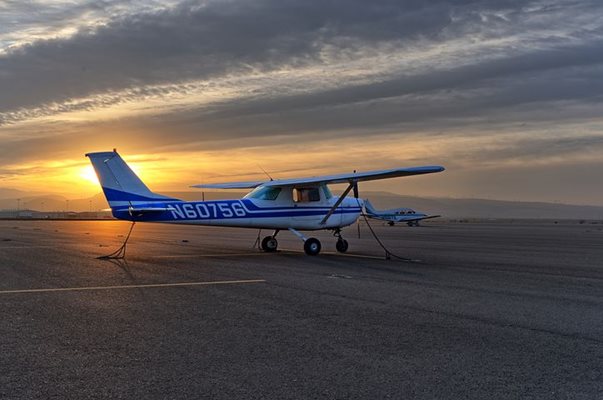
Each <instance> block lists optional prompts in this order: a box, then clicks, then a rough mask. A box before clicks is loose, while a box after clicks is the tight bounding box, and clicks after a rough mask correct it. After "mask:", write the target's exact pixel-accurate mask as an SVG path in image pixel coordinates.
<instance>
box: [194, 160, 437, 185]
mask: <svg viewBox="0 0 603 400" xmlns="http://www.w3.org/2000/svg"><path fill="white" fill-rule="evenodd" d="M442 171H444V167H441V166H439V165H429V166H423V167H410V168H394V169H382V170H377V171H367V172H353V173H347V174H338V175H323V176H314V177H309V178H296V179H275V180H272V181H255V182H233V183H214V184H203V185H193V186H191V187H195V188H212V189H252V188H255V187H257V186H260V185H262V186H295V185H307V184H316V183H325V184H328V183H351V182H362V181H374V180H379V179H389V178H397V177H401V176H411V175H422V174H431V173H434V172H442Z"/></svg>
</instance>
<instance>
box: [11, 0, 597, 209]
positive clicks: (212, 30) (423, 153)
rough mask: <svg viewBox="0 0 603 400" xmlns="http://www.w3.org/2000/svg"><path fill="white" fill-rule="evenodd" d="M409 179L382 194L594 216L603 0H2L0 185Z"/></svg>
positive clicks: (68, 189) (88, 191)
mask: <svg viewBox="0 0 603 400" xmlns="http://www.w3.org/2000/svg"><path fill="white" fill-rule="evenodd" d="M114 147H116V148H117V149H118V151H119V152H120V153H121V154H122V156H123V157H124V158H125V159H126V160H127V161H129V162H131V163H132V164H133V166H134V168H135V169H136V170H137V171H138V172H139V173H140V174H141V176H142V178H143V180H145V181H146V183H147V184H148V185H149V186H150V187H151V188H152V189H153V190H156V191H183V190H189V188H188V186H189V185H192V184H196V183H211V182H221V181H231V180H248V179H259V178H262V177H263V176H264V174H263V173H262V171H261V169H260V167H259V166H261V167H263V168H264V169H266V170H267V171H269V172H270V173H271V174H272V175H274V176H275V177H277V178H286V177H296V176H308V175H315V174H322V173H337V172H346V171H351V170H353V169H357V170H368V169H379V168H391V167H402V166H415V165H425V164H428V165H432V164H439V165H444V166H445V167H446V168H447V171H446V172H444V173H441V174H437V175H433V176H421V177H413V178H403V179H397V180H391V181H383V182H378V183H371V184H366V185H364V186H361V189H362V188H363V187H364V188H366V189H370V190H387V191H391V192H396V193H404V194H412V195H425V196H444V197H477V198H490V199H507V200H530V201H532V200H536V201H551V202H566V203H576V204H594V205H603V179H602V177H601V175H602V173H603V2H601V1H600V0H582V1H569V0H567V1H566V0H550V1H529V0H523V1H521V0H517V1H515V0H496V1H452V0H448V1H444V0H442V1H438V0H433V1H424V0H414V1H401V0H395V1H394V0H392V1H366V0H361V1H356V0H349V1H307V0H300V1H289V0H255V1H244V0H219V1H211V0H210V1H165V0H163V1H141V0H140V1H139V0H132V1H112V0H105V1H98V0H95V1H77V0H72V1H61V0H53V1H16V0H15V1H12V0H8V1H1V0H0V188H14V189H20V190H27V191H37V192H52V193H60V194H64V195H66V196H74V197H80V196H82V195H84V196H90V195H93V194H95V193H97V192H99V188H98V185H97V184H95V183H94V182H93V179H90V175H91V169H90V167H89V164H88V161H87V159H86V158H85V157H84V154H85V153H87V152H91V151H102V150H111V149H112V148H114Z"/></svg>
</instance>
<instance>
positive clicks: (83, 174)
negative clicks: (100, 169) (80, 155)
mask: <svg viewBox="0 0 603 400" xmlns="http://www.w3.org/2000/svg"><path fill="white" fill-rule="evenodd" d="M79 176H80V178H83V179H85V180H87V181H88V182H90V183H94V184H95V185H98V184H99V183H98V177H97V176H96V172H94V168H92V165H87V166H85V167H83V168H81V169H80V173H79Z"/></svg>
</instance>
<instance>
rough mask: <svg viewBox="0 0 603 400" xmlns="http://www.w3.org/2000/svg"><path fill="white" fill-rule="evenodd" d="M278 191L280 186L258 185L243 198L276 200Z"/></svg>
mask: <svg viewBox="0 0 603 400" xmlns="http://www.w3.org/2000/svg"><path fill="white" fill-rule="evenodd" d="M280 193H281V188H279V187H266V186H260V187H258V188H255V189H254V190H253V191H252V192H251V193H249V194H248V195H247V196H245V198H247V199H256V200H276V198H277V197H278V195H279V194H280Z"/></svg>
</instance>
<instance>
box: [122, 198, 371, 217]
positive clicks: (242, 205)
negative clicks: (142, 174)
mask: <svg viewBox="0 0 603 400" xmlns="http://www.w3.org/2000/svg"><path fill="white" fill-rule="evenodd" d="M254 206H255V205H254ZM146 207H148V208H162V207H165V208H169V209H170V211H158V212H152V213H146V214H145V213H144V212H143V213H142V215H138V216H132V215H131V213H130V207H129V206H118V207H113V215H114V216H115V217H116V218H119V219H126V220H136V221H155V222H159V221H179V220H204V221H208V220H225V219H240V218H243V219H245V218H282V217H306V216H323V215H325V214H326V213H327V212H328V210H329V209H330V207H291V206H286V207H270V208H262V207H257V206H255V207H253V208H254V211H250V210H249V209H248V207H247V201H244V200H221V201H203V202H165V203H158V202H153V203H147V204H145V203H138V204H136V205H134V210H136V209H142V210H144V209H145V208H146ZM360 211H361V209H360V208H359V207H338V208H337V209H336V210H335V212H334V214H358V213H360Z"/></svg>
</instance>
